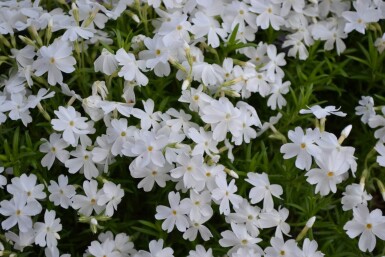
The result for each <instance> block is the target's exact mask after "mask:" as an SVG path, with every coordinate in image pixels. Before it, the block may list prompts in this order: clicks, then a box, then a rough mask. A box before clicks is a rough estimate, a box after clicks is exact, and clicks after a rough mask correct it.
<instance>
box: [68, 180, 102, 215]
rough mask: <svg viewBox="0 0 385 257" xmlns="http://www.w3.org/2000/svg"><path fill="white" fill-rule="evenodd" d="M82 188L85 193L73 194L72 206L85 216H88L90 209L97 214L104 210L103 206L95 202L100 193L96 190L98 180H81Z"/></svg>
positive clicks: (90, 212)
mask: <svg viewBox="0 0 385 257" xmlns="http://www.w3.org/2000/svg"><path fill="white" fill-rule="evenodd" d="M83 190H84V193H85V194H86V195H75V196H74V197H73V198H72V200H73V202H72V208H74V209H75V210H79V212H80V213H81V214H83V215H85V216H90V215H91V214H92V211H95V212H96V213H97V214H99V213H101V212H102V211H103V210H104V206H100V205H98V204H97V202H98V200H99V198H100V196H101V193H100V192H99V191H98V182H96V180H92V179H91V180H90V181H88V180H86V181H84V182H83Z"/></svg>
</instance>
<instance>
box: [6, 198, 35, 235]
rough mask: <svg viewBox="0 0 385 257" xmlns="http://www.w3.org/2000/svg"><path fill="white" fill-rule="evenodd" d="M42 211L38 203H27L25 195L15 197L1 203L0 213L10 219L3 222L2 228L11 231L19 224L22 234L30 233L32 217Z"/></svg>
mask: <svg viewBox="0 0 385 257" xmlns="http://www.w3.org/2000/svg"><path fill="white" fill-rule="evenodd" d="M41 210H42V207H41V205H40V204H39V203H38V202H37V201H30V202H27V198H26V197H25V196H24V195H18V196H15V197H13V198H12V199H11V200H9V201H8V200H3V201H1V202H0V213H1V214H2V215H4V216H8V218H7V219H5V220H3V222H1V226H2V228H3V229H4V230H9V229H10V228H12V227H13V226H15V225H16V224H17V225H18V227H19V230H20V231H21V232H28V231H30V230H31V229H32V219H31V216H35V215H37V214H39V213H40V212H41Z"/></svg>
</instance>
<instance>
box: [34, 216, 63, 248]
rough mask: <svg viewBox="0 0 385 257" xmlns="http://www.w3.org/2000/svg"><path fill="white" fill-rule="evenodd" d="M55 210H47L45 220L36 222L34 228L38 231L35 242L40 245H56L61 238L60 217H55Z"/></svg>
mask: <svg viewBox="0 0 385 257" xmlns="http://www.w3.org/2000/svg"><path fill="white" fill-rule="evenodd" d="M55 216H56V212H55V211H48V210H46V211H45V214H44V222H36V223H35V224H34V225H33V229H34V231H35V233H36V236H35V244H37V245H39V246H40V247H45V246H47V247H56V246H57V239H60V236H59V234H58V232H59V231H61V230H62V225H61V224H60V218H58V219H55Z"/></svg>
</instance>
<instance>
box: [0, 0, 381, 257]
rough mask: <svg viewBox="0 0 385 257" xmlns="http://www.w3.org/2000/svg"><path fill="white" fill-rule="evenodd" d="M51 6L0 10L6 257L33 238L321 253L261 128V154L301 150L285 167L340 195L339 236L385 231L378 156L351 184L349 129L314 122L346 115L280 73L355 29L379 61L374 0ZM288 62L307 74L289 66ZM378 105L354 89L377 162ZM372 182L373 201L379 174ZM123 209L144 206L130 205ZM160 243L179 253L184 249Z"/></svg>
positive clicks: (192, 254) (102, 0) (26, 0)
mask: <svg viewBox="0 0 385 257" xmlns="http://www.w3.org/2000/svg"><path fill="white" fill-rule="evenodd" d="M59 2H60V3H59ZM59 2H58V3H56V2H55V3H54V2H51V1H43V0H42V1H35V2H33V1H30V0H21V1H15V0H8V1H3V2H1V3H0V46H1V48H0V49H1V50H0V54H1V56H0V66H2V67H3V65H4V67H6V69H7V72H4V73H3V74H2V75H1V80H0V125H1V126H4V127H7V128H8V131H11V132H8V131H6V132H4V133H11V134H12V131H13V132H14V133H13V137H12V139H13V140H11V141H12V142H11V145H12V147H10V146H9V140H8V138H7V137H8V136H6V137H5V138H4V147H3V148H4V154H3V152H0V173H1V175H0V188H1V189H0V191H1V195H2V196H4V197H3V199H4V200H2V201H1V202H0V214H1V215H2V216H1V217H0V220H1V229H2V232H4V237H0V240H1V241H0V255H3V254H8V255H12V254H16V253H19V252H23V251H34V250H35V249H38V248H42V250H41V252H40V253H41V254H42V252H43V251H44V253H45V255H46V256H52V257H58V256H64V257H65V256H70V254H69V253H67V254H61V252H69V251H72V252H71V254H72V255H74V254H75V253H76V254H78V255H79V254H81V252H82V253H83V255H84V256H95V257H98V256H101V257H106V256H113V257H119V256H131V257H149V256H162V257H172V256H179V255H180V254H184V256H186V255H187V254H188V257H198V256H199V257H213V256H217V255H219V254H222V255H223V254H227V256H230V257H241V256H242V257H248V256H250V257H251V256H257V257H258V256H260V257H262V256H264V257H276V256H300V257H322V256H324V254H323V253H321V251H319V250H317V248H318V243H317V237H316V236H314V237H313V234H312V233H309V235H308V231H309V230H312V228H313V225H314V223H315V220H316V216H317V217H320V216H321V215H320V214H317V210H316V208H313V209H311V208H310V207H309V208H308V210H305V209H304V208H301V206H299V205H296V204H295V203H293V202H292V200H291V199H290V198H291V197H290V190H291V189H290V188H289V187H288V186H287V185H288V184H289V183H291V182H292V181H293V180H291V181H290V179H289V178H288V177H286V178H283V177H285V175H282V174H279V175H278V176H271V174H272V172H271V171H270V167H269V162H270V161H273V158H271V156H268V155H267V150H266V144H265V142H268V144H269V146H268V148H269V147H274V148H276V147H277V146H276V144H275V143H276V142H275V143H271V142H270V140H269V139H267V137H264V136H265V134H268V136H269V138H272V139H277V140H279V142H280V144H279V146H278V147H280V151H276V150H272V151H273V152H276V153H277V154H276V155H275V157H274V158H279V161H278V162H280V163H281V164H282V165H280V166H281V167H282V170H284V169H290V168H288V167H290V161H283V159H291V158H293V157H296V159H295V162H294V166H295V167H296V168H297V169H299V170H305V171H306V172H305V174H303V175H298V176H300V177H301V178H303V179H304V181H307V182H308V183H309V184H310V185H314V186H315V194H318V193H319V197H320V198H323V197H325V198H326V197H329V196H330V195H333V194H334V195H337V191H340V192H342V198H341V199H339V200H338V201H341V204H342V207H341V209H342V210H343V211H352V213H353V214H352V215H353V219H352V220H350V221H347V222H346V223H345V225H344V227H343V229H344V230H346V234H347V235H345V237H346V239H349V238H355V237H358V236H359V235H360V239H359V242H358V248H359V249H360V250H361V251H363V252H365V251H369V252H373V251H374V250H375V246H376V240H377V239H376V238H377V237H378V238H379V239H381V240H385V232H384V231H385V216H384V215H383V214H382V212H381V210H380V209H374V210H372V211H370V208H372V206H371V204H369V201H371V200H372V199H373V196H372V194H371V193H373V192H374V190H373V189H372V188H370V189H371V190H370V192H371V193H368V192H369V191H367V190H369V188H368V187H367V186H366V181H367V180H368V178H369V177H370V171H371V169H372V168H373V167H372V166H370V167H368V165H367V162H368V159H370V158H369V157H371V156H372V155H373V151H371V154H370V155H368V157H367V158H366V159H365V167H364V171H363V172H362V174H361V179H360V181H359V183H350V182H351V181H353V180H354V179H355V176H356V173H360V172H361V170H360V169H361V167H360V166H359V163H358V158H357V157H355V154H356V148H354V147H353V146H343V145H342V144H343V142H344V140H345V139H347V138H348V136H349V134H350V133H351V130H352V126H351V125H349V126H347V127H345V129H343V130H342V132H341V134H340V136H339V138H337V136H336V135H335V134H334V133H332V132H328V131H326V117H328V119H329V118H330V119H334V118H337V117H333V116H331V115H334V116H339V117H345V116H347V113H344V112H342V111H340V110H339V109H337V108H336V107H335V106H333V105H329V106H326V107H324V108H323V107H321V106H320V105H317V104H315V105H314V103H313V100H314V99H313V100H309V99H312V98H311V89H310V91H306V94H305V93H304V92H303V91H304V89H302V88H301V96H300V97H297V96H296V93H295V92H297V91H298V89H297V87H299V85H298V81H296V80H295V75H293V74H292V72H293V69H291V68H290V67H292V65H291V62H292V61H293V60H294V61H296V62H300V61H304V60H307V59H309V60H308V61H309V62H311V61H312V60H313V59H314V56H315V55H316V54H317V51H318V52H326V51H329V50H333V49H335V52H336V53H334V51H333V52H332V53H330V54H331V55H334V56H335V58H339V57H341V55H343V54H344V51H345V50H346V52H348V54H349V53H350V52H349V51H348V49H346V44H345V43H344V40H345V41H347V40H348V36H349V34H352V36H354V35H355V34H357V33H358V35H363V34H366V33H367V32H368V31H370V30H371V31H375V32H376V34H375V35H376V37H377V38H376V39H374V40H372V41H373V42H370V43H371V51H370V52H369V53H368V55H375V56H376V57H377V54H381V53H382V51H383V50H384V49H385V43H384V42H385V39H384V38H385V34H384V35H382V37H378V36H377V33H378V32H381V34H382V31H381V25H380V22H381V21H382V20H384V19H385V2H384V1H379V0H373V1H372V0H370V1H365V0H355V1H353V3H352V4H350V2H346V1H342V0H333V1H326V0H325V1H316V0H314V1H304V0H291V1H283V0H247V1H238V0H232V1H222V0H207V1H202V0H163V1H161V0H135V1H134V0H114V1H110V0H98V1H96V0H74V1H72V2H71V1H59ZM126 23H128V25H127V24H126ZM135 26H136V27H137V29H135ZM370 36H371V34H370ZM370 39H372V38H371V37H370ZM320 42H321V43H323V47H322V46H321V47H320V46H319V43H320ZM362 48H363V47H362ZM374 49H377V50H376V51H374ZM352 52H354V51H352ZM365 53H366V52H365ZM350 58H351V59H353V60H359V61H360V62H361V63H365V62H366V61H362V60H361V59H359V58H358V57H352V56H350ZM369 59H370V60H371V61H373V62H374V59H375V58H373V57H371V56H370V58H369ZM375 60H377V59H375ZM319 63H320V64H319V65H320V66H321V65H323V64H324V63H327V64H328V65H332V64H331V62H330V63H329V61H328V62H327V61H322V62H319ZM344 65H345V64H344ZM371 65H372V63H368V66H370V67H372V66H371ZM294 66H296V64H294ZM317 69H318V68H317V67H315V71H314V72H312V74H310V75H309V77H312V76H315V75H314V74H317V72H318V71H317ZM342 69H343V67H341V70H342ZM4 70H5V68H4ZM296 72H297V75H298V76H300V77H305V79H304V80H308V77H307V75H305V74H304V72H303V71H301V67H300V66H296ZM341 74H343V75H345V73H344V72H341ZM373 74H374V73H373ZM375 76H377V75H376V74H374V75H373V77H375ZM345 77H348V76H347V75H346V76H345ZM319 78H322V76H320V77H319ZM312 79H314V81H315V80H317V79H318V77H317V78H316V79H315V78H314V77H312ZM309 80H310V78H309ZM310 87H312V86H309V88H310ZM309 92H310V93H309ZM304 99H306V100H304ZM290 103H292V104H293V106H291V105H290ZM294 103H295V104H294ZM306 104H309V105H312V106H311V107H308V109H301V108H304V106H306ZM300 109H301V110H300ZM379 109H381V107H374V100H373V98H372V97H370V96H362V98H361V100H360V101H359V106H357V107H356V109H355V110H356V115H357V116H362V117H361V121H362V122H363V123H364V124H368V125H369V127H370V128H378V129H377V130H376V131H375V132H374V138H375V139H377V140H378V142H377V144H376V146H375V147H374V149H375V150H376V151H377V152H378V153H379V156H378V157H377V163H378V164H379V165H380V166H385V145H384V144H385V118H384V116H385V107H382V109H381V111H382V114H377V113H376V111H378V110H379ZM289 113H291V114H289ZM298 113H299V114H305V116H301V118H298V117H297V116H298ZM306 114H313V115H314V116H315V119H314V121H315V127H314V128H310V127H307V128H305V129H303V128H302V127H301V126H296V127H295V128H294V129H293V130H290V129H289V127H288V126H291V124H290V122H291V121H299V120H301V119H302V120H304V119H307V120H311V119H313V117H310V116H309V115H306ZM290 115H292V117H291V118H290V117H289V116H290ZM329 116H331V117H329ZM339 117H338V118H339ZM281 119H283V120H284V121H283V122H286V124H284V125H279V124H280V122H281ZM289 119H292V120H290V121H288V120H289ZM19 120H20V121H21V123H22V124H23V127H22V128H23V130H22V131H21V132H20V128H19V127H18V126H19V122H20V121H19ZM303 124H305V123H303ZM328 124H329V123H328ZM277 125H278V126H280V128H281V129H283V130H284V132H283V130H281V131H282V132H280V131H279V130H277V128H276V127H275V126H277ZM285 125H286V126H285ZM16 127H17V129H15V128H16ZM338 129H340V128H338ZM287 131H288V138H289V140H290V142H289V143H288V142H287V139H286V136H285V135H284V134H286V132H287ZM330 131H332V130H330ZM2 133H3V132H1V133H0V136H1V137H3V134H2ZM36 139H37V140H36ZM281 142H282V144H281ZM256 144H260V145H258V146H256ZM253 145H254V146H253ZM252 147H254V148H252ZM254 149H259V152H257V153H254V152H253V151H254ZM357 150H358V151H359V150H360V149H357ZM1 151H2V150H1ZM269 151H270V150H269ZM254 154H255V155H254ZM242 155H243V157H242ZM244 156H247V157H246V158H244ZM277 156H278V157H277ZM29 158H30V159H29ZM242 158H244V159H245V160H243V159H242ZM275 161H276V160H275ZM276 162H277V161H276ZM245 163H246V164H245ZM240 165H243V166H242V168H240ZM292 170H293V169H292ZM276 174H278V173H276ZM350 174H351V175H352V176H350ZM373 179H374V180H375V181H376V182H377V184H378V187H379V188H380V191H381V193H382V195H383V197H384V198H385V187H384V186H383V184H382V182H381V179H380V178H379V177H374V178H373ZM244 181H246V182H247V183H244ZM348 183H350V184H348ZM302 186H304V187H306V186H307V185H306V183H305V184H304V185H302ZM310 187H312V186H310ZM343 188H345V190H343ZM142 191H143V192H142ZM331 193H333V194H331ZM142 196H143V199H142V198H141V197H142ZM317 197H318V196H317ZM330 197H334V196H330ZM335 197H338V196H335ZM166 198H167V199H168V201H167V200H166ZM289 199H290V200H289ZM304 201H305V200H304ZM306 201H307V200H306ZM134 202H135V203H137V204H141V206H135V207H136V209H139V210H140V211H139V212H140V214H138V213H134V212H130V208H132V206H131V205H132V203H134ZM145 208H149V209H145ZM126 209H127V210H126ZM295 209H297V210H300V211H301V215H298V212H296V211H295ZM325 209H326V208H325ZM318 211H320V210H318ZM126 212H127V215H126ZM67 214H69V215H68V216H67ZM71 214H72V215H71ZM142 215H143V217H142ZM130 219H132V220H130ZM148 219H151V221H148ZM321 220H322V217H321ZM75 221H76V224H78V225H79V226H81V228H76V230H84V231H83V232H82V233H85V234H86V236H84V237H83V239H84V238H87V240H89V241H87V242H82V244H83V243H84V245H82V244H79V245H80V246H79V248H77V246H74V248H75V250H73V249H72V250H70V248H71V247H72V246H71V247H69V248H68V249H67V248H65V245H76V244H77V243H76V242H79V241H82V239H77V240H76V239H75V238H73V235H72V234H71V233H73V232H71V231H70V229H68V228H67V227H70V226H73V225H74V224H75ZM218 221H219V222H220V226H219V228H218V229H219V230H218V231H217V230H216V227H215V226H216V225H218ZM81 223H84V224H87V225H86V226H84V224H81ZM121 223H123V225H121V226H119V224H121ZM132 224H134V225H132ZM291 224H292V225H293V224H295V225H294V226H291ZM298 226H300V227H303V229H302V231H301V230H299V229H298ZM124 229H126V230H124ZM91 234H97V236H95V237H94V238H92V239H90V238H91V237H90V235H91ZM321 234H322V233H321ZM168 235H177V236H179V237H180V239H178V240H177V241H178V242H179V243H180V242H181V241H182V240H183V242H184V244H185V245H184V246H186V245H188V246H191V249H187V248H186V247H184V249H181V250H180V249H178V246H177V245H173V242H172V239H170V238H171V236H170V237H168ZM292 236H295V239H293V238H291V237H292ZM62 238H63V239H62ZM93 239H95V240H93ZM66 240H67V241H66ZM62 241H65V242H66V243H65V244H64V242H63V246H62V245H61V242H62ZM189 241H193V243H192V244H189V243H190V242H189ZM213 241H215V243H210V244H206V242H213ZM134 244H135V245H134ZM143 246H145V247H143ZM81 247H83V248H81ZM80 248H81V249H80ZM185 248H186V249H187V251H186V249H185ZM27 249H28V250H27ZM147 249H148V250H147ZM322 249H325V248H324V247H323V248H322Z"/></svg>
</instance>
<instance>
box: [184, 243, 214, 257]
mask: <svg viewBox="0 0 385 257" xmlns="http://www.w3.org/2000/svg"><path fill="white" fill-rule="evenodd" d="M187 257H214V256H213V250H212V249H211V248H209V249H208V250H207V251H206V249H205V248H204V247H203V246H202V245H197V246H196V247H195V250H191V251H190V252H189V255H188V256H187Z"/></svg>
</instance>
